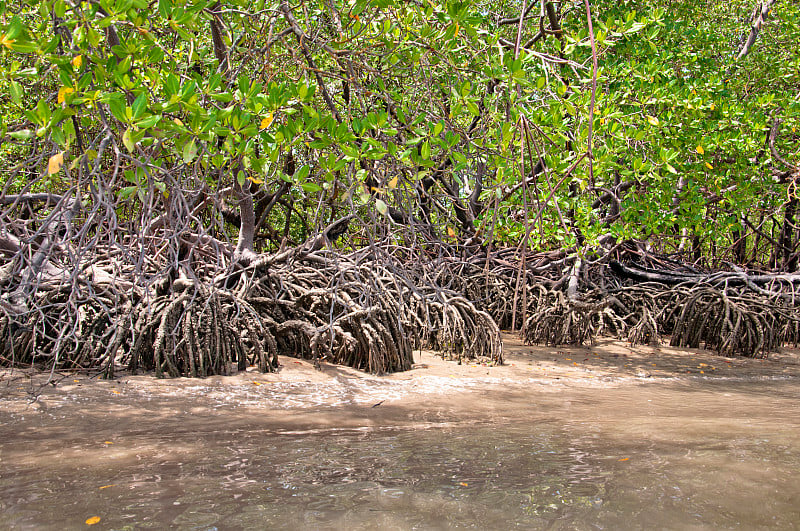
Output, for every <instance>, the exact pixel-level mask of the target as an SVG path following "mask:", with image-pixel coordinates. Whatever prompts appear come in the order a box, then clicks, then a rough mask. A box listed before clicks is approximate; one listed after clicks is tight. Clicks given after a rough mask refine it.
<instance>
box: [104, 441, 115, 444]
mask: <svg viewBox="0 0 800 531" xmlns="http://www.w3.org/2000/svg"><path fill="white" fill-rule="evenodd" d="M103 444H114V442H113V441H103Z"/></svg>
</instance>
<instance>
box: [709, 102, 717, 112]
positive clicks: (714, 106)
mask: <svg viewBox="0 0 800 531" xmlns="http://www.w3.org/2000/svg"><path fill="white" fill-rule="evenodd" d="M716 108H717V106H716V105H714V104H713V103H712V104H711V105H710V106H709V109H711V110H712V111H713V110H714V109H716Z"/></svg>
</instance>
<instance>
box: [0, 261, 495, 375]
mask: <svg viewBox="0 0 800 531" xmlns="http://www.w3.org/2000/svg"><path fill="white" fill-rule="evenodd" d="M81 280H83V281H82V282H77V283H74V284H72V285H67V284H62V285H60V286H59V287H58V288H56V289H53V290H40V291H39V292H38V295H37V297H38V298H37V300H36V304H35V311H19V310H18V311H16V312H14V311H5V312H3V313H2V314H0V341H2V343H1V344H0V356H2V358H0V362H2V364H5V365H25V364H28V365H30V364H33V365H40V366H55V367H57V368H60V369H63V368H97V369H100V370H102V371H104V372H105V373H106V374H107V375H113V373H114V371H115V370H118V369H119V368H126V369H129V370H132V371H136V370H145V371H153V372H155V374H156V375H158V376H163V375H168V376H194V377H203V376H208V375H212V374H228V373H230V372H231V371H232V370H234V369H236V370H243V369H246V368H247V367H249V366H255V367H257V368H258V369H259V370H261V371H264V372H268V371H272V370H275V369H276V368H277V367H278V365H279V362H278V356H279V355H288V356H293V357H302V358H306V359H310V360H314V361H315V362H320V361H327V362H331V363H337V364H344V365H349V366H351V367H355V368H358V369H362V370H365V371H369V372H372V373H377V374H380V373H385V372H395V371H403V370H408V369H410V368H411V365H412V364H413V355H412V351H413V350H414V349H420V348H430V349H434V350H437V351H439V352H440V353H441V354H442V355H443V356H444V357H446V358H448V359H459V360H460V359H478V360H482V361H485V362H489V363H495V364H499V363H502V361H503V357H502V345H501V342H500V330H499V328H498V326H497V324H496V323H495V321H494V320H493V319H492V317H491V316H490V315H488V314H487V313H486V312H483V311H480V310H479V309H478V308H476V307H475V305H474V304H473V303H472V302H471V301H470V300H468V299H467V298H466V297H464V295H463V294H461V293H459V292H456V291H454V290H452V289H447V288H443V287H441V286H434V285H430V284H424V283H420V279H419V278H416V279H415V278H414V276H413V275H407V274H405V273H404V269H403V268H401V267H398V264H396V263H392V261H391V260H389V261H386V260H379V259H377V258H376V257H375V256H374V255H371V254H369V253H363V252H362V253H353V254H349V255H344V254H341V253H335V252H331V251H317V252H314V253H309V252H302V250H301V249H298V250H295V252H288V253H283V254H282V255H280V256H264V257H261V258H258V259H255V260H253V261H252V262H251V263H250V264H249V265H247V266H240V267H238V268H232V269H231V270H229V271H227V272H226V273H225V274H222V275H217V276H215V277H213V278H211V277H210V278H206V279H197V278H195V279H192V280H189V279H185V278H178V279H172V280H169V279H164V281H162V282H161V283H160V284H159V285H158V286H156V287H155V288H151V289H150V290H146V291H143V293H141V294H137V295H133V296H131V297H129V298H128V299H126V300H124V301H120V300H114V299H113V296H112V295H110V294H109V295H107V296H103V295H102V294H100V293H101V290H99V289H98V286H97V285H95V284H93V283H91V282H88V281H86V280H85V279H81ZM134 291H135V290H134ZM7 306H10V305H7ZM11 310H13V308H12V309H11Z"/></svg>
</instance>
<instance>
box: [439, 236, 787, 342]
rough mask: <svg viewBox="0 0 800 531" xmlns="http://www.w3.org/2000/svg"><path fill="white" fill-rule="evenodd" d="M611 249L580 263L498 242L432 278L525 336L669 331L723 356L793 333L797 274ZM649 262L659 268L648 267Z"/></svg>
mask: <svg viewBox="0 0 800 531" xmlns="http://www.w3.org/2000/svg"><path fill="white" fill-rule="evenodd" d="M608 258H609V259H608V260H606V261H605V262H602V261H598V263H597V264H596V265H594V266H593V267H583V268H581V267H580V261H578V260H575V259H573V260H572V261H569V260H567V259H566V257H565V255H564V254H563V253H542V254H539V255H534V256H532V257H528V260H527V263H525V264H523V263H522V261H521V260H520V257H519V255H516V254H513V253H512V252H510V251H505V252H499V253H496V254H495V255H491V256H489V255H486V256H481V257H479V258H477V259H473V260H469V261H450V262H447V261H445V262H443V263H440V264H438V265H437V267H436V273H435V278H436V281H437V282H438V283H439V284H441V285H446V286H448V287H450V288H452V289H456V290H458V291H460V292H462V293H464V294H465V296H466V297H468V298H469V299H470V300H472V301H473V302H474V304H475V306H477V307H478V308H479V309H480V310H482V311H483V312H485V313H487V314H488V315H490V316H491V317H492V319H493V320H494V321H495V322H497V323H500V324H501V326H503V327H504V328H515V329H516V328H518V329H520V330H521V334H522V337H523V339H524V340H525V341H526V342H527V343H529V344H545V345H552V346H555V345H580V344H584V343H587V342H592V341H594V339H595V338H597V337H598V336H612V337H616V338H619V339H623V340H625V341H627V342H629V343H630V344H632V345H636V344H651V345H657V344H660V343H661V342H662V341H664V340H666V341H668V342H669V344H670V345H672V346H677V347H690V348H701V347H702V348H707V349H711V350H714V351H716V352H717V353H718V354H721V355H724V356H734V355H742V356H748V357H763V356H766V355H767V354H768V353H769V352H771V351H774V350H776V349H777V348H779V347H780V346H781V345H797V343H798V340H799V339H800V308H798V303H797V301H800V298H798V297H797V296H796V295H797V294H796V292H795V286H796V285H797V284H798V283H800V276H795V275H786V274H762V275H754V274H745V273H744V272H743V271H741V270H736V271H732V272H716V273H713V274H712V273H703V272H699V271H696V270H694V269H693V268H691V267H690V266H687V265H685V264H681V263H679V262H675V261H673V260H670V259H667V258H664V257H661V258H659V257H648V258H650V260H649V262H650V263H649V264H648V263H646V262H648V261H647V260H643V259H642V257H641V256H640V255H636V254H632V253H618V254H617V255H616V256H608ZM614 258H619V259H625V260H626V263H627V265H623V264H622V263H620V262H617V261H614ZM653 264H656V265H657V266H658V269H654V268H652V267H647V266H648V265H653ZM565 270H566V271H567V273H564V271H565ZM514 323H516V326H515V325H514Z"/></svg>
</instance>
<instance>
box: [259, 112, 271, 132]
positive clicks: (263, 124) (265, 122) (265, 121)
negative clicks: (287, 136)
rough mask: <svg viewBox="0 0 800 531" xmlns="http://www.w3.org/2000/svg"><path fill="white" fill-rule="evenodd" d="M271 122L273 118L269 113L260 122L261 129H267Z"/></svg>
mask: <svg viewBox="0 0 800 531" xmlns="http://www.w3.org/2000/svg"><path fill="white" fill-rule="evenodd" d="M272 120H274V117H273V116H272V113H269V114H268V115H267V116H266V118H264V119H263V120H261V129H266V128H267V127H269V124H271V123H272Z"/></svg>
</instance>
